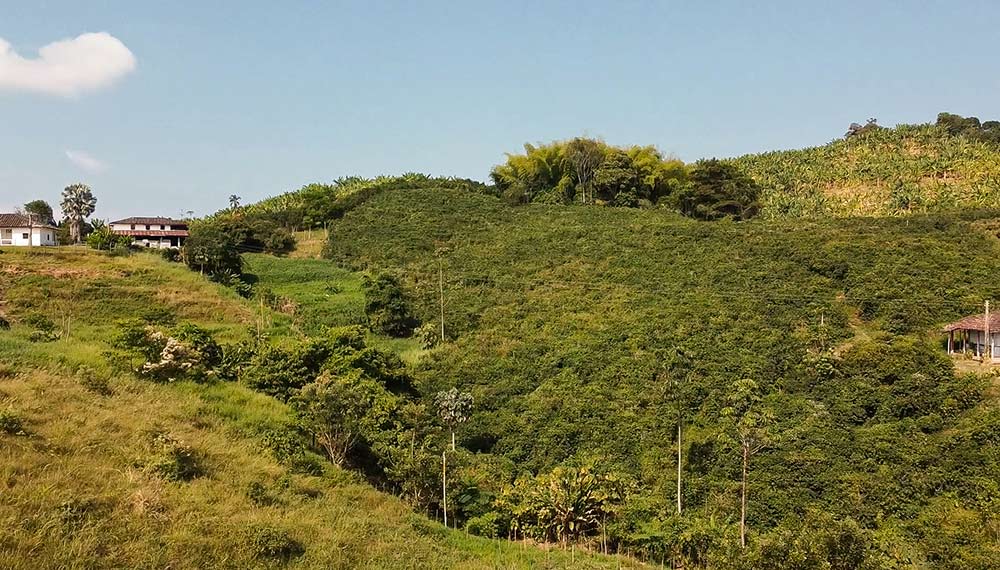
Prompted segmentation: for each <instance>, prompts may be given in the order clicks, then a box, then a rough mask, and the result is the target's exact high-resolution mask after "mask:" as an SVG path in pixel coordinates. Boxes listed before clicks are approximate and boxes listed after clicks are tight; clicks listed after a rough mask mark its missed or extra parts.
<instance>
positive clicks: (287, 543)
mask: <svg viewBox="0 0 1000 570" xmlns="http://www.w3.org/2000/svg"><path fill="white" fill-rule="evenodd" d="M243 534H244V536H246V539H245V540H246V548H247V550H248V551H249V554H250V555H251V556H252V557H254V558H271V559H278V560H290V559H292V558H295V557H297V556H301V555H302V554H303V553H305V547H303V546H302V544H301V543H300V542H298V541H297V540H295V539H294V538H292V536H291V535H290V534H289V533H288V531H286V530H284V529H279V528H275V527H272V526H267V525H252V526H250V528H247V529H245V530H244V531H243Z"/></svg>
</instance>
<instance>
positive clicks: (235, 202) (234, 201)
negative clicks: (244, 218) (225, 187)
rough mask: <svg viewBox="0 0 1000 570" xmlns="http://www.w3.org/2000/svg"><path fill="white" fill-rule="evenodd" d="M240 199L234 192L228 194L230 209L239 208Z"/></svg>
mask: <svg viewBox="0 0 1000 570" xmlns="http://www.w3.org/2000/svg"><path fill="white" fill-rule="evenodd" d="M240 200H242V198H240V197H239V196H237V195H236V194H230V195H229V207H230V208H231V209H233V210H235V209H236V208H239V207H240Z"/></svg>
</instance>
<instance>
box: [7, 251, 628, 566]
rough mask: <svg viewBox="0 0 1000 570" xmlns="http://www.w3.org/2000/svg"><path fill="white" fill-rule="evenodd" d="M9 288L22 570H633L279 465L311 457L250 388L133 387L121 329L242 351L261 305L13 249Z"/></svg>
mask: <svg viewBox="0 0 1000 570" xmlns="http://www.w3.org/2000/svg"><path fill="white" fill-rule="evenodd" d="M288 261H291V262H294V263H299V262H300V261H303V260H288ZM305 261H308V260H305ZM262 265H263V264H262V263H258V266H262ZM307 270H308V269H307ZM261 273H265V272H264V271H261ZM293 273H294V272H293ZM323 275H324V277H325V276H326V274H323ZM337 275H339V276H341V277H342V278H344V279H347V277H345V276H344V275H345V272H339V273H338V274H337ZM0 276H2V279H0V316H2V317H4V319H3V323H8V324H11V323H12V324H11V326H10V328H9V329H6V328H2V327H0V529H2V530H0V561H2V562H0V566H2V567H4V568H11V569H22V568H23V569H34V568H168V567H169V568H250V567H263V568H276V567H288V568H446V567H452V568H498V567H503V568H515V567H517V568H529V567H530V568H541V567H549V568H556V567H569V566H572V567H574V568H575V567H586V568H601V567H609V568H610V567H620V565H621V564H626V565H629V564H631V562H630V561H628V560H616V559H612V558H605V557H594V556H587V555H584V554H582V553H580V552H575V553H573V552H569V551H566V552H562V551H544V550H541V549H537V548H534V547H525V546H524V545H514V544H510V543H506V542H498V541H494V540H487V539H480V538H476V537H470V536H468V535H467V534H466V533H464V532H461V531H454V530H448V529H446V528H445V527H443V526H442V525H440V524H439V523H437V522H434V521H432V520H431V519H429V518H426V517H425V516H424V515H422V514H419V513H416V512H414V511H413V510H412V509H411V508H410V507H409V506H407V505H405V504H404V503H403V502H402V501H400V500H399V499H396V498H394V497H392V496H390V495H387V494H384V493H381V492H378V491H376V490H374V489H373V488H372V487H370V486H369V485H368V484H366V483H365V482H364V480H363V479H362V478H361V477H360V476H358V475H356V474H354V473H352V472H348V471H345V470H342V469H339V468H336V467H333V466H332V465H330V464H326V463H325V462H324V461H322V460H321V459H320V457H319V456H318V455H316V454H314V453H312V452H311V451H306V452H304V454H303V455H301V458H302V459H303V460H304V463H303V464H302V465H305V466H306V467H308V469H303V468H302V465H299V464H289V463H288V462H286V461H279V460H278V459H279V458H280V457H281V454H280V453H279V451H281V450H287V449H301V448H302V446H308V441H307V440H302V439H299V438H300V436H299V435H297V434H298V433H299V432H297V431H295V430H294V429H291V428H290V426H293V425H294V424H293V418H292V415H291V412H290V410H289V408H288V406H286V405H285V404H283V403H280V402H279V401H277V400H275V399H273V398H270V397H268V396H264V395H263V394H260V393H257V392H254V391H251V390H250V389H249V388H247V387H245V386H243V385H242V384H240V383H235V382H221V381H214V382H206V383H194V382H191V381H186V380H185V381H177V382H172V383H163V384H157V383H153V382H150V381H146V380H139V379H136V378H133V377H132V376H131V375H129V374H127V373H123V372H120V371H119V369H118V368H117V367H116V366H114V365H113V363H114V362H115V361H114V359H109V358H108V357H107V356H108V355H109V354H111V353H109V352H108V351H109V350H110V349H111V344H110V341H111V339H112V338H113V337H114V336H115V334H116V332H117V330H118V329H119V326H118V325H117V324H116V323H117V321H118V320H119V319H123V318H142V319H145V320H146V322H150V323H163V324H166V323H173V322H177V323H181V322H185V323H195V324H198V325H200V326H202V327H205V328H206V329H207V330H209V331H210V332H211V333H212V334H213V335H214V336H215V337H216V339H218V340H220V341H223V342H226V343H233V342H239V341H242V340H245V339H247V338H248V336H250V335H251V334H252V332H253V331H254V330H255V329H256V327H257V326H258V325H259V324H260V322H261V314H262V311H261V309H260V307H259V305H258V304H257V303H255V302H249V301H246V300H243V299H240V298H239V297H237V296H236V295H235V294H234V293H232V292H230V291H228V290H226V289H224V288H221V287H219V286H217V285H215V284H212V283H210V282H208V281H207V280H205V279H204V278H203V277H201V276H200V275H198V274H197V273H194V272H191V271H188V270H187V269H185V268H183V267H182V266H180V265H177V264H170V263H167V262H165V261H162V260H161V259H159V257H154V256H152V255H147V254H136V255H132V256H130V257H115V256H109V255H106V254H102V253H100V252H93V251H86V250H80V249H77V248H52V249H50V248H46V249H42V248H35V249H33V250H27V251H25V250H24V249H21V250H17V249H11V248H8V249H5V250H3V252H2V254H0ZM303 279H304V277H303V274H302V273H301V272H299V273H294V274H293V275H291V277H288V278H287V279H285V281H284V282H275V283H274V289H275V290H281V291H284V292H289V290H287V289H285V288H287V287H291V288H292V290H291V292H292V293H294V292H295V290H294V289H295V287H294V284H293V281H296V280H297V281H298V282H302V281H303ZM309 294H310V295H312V294H313V293H312V292H310V293H309ZM309 298H310V297H308V296H307V297H306V299H307V300H308V299H309ZM342 305H347V306H349V305H350V299H349V298H348V299H347V300H345V301H344V302H343V303H342ZM266 312H267V315H266V319H264V320H265V321H270V322H273V323H274V325H275V326H274V327H273V328H272V329H271V331H272V333H273V335H274V338H273V339H272V340H273V341H274V342H275V343H281V342H291V341H293V340H294V338H293V337H294V335H296V334H297V333H296V332H295V331H294V329H295V327H296V326H298V324H297V323H296V322H295V320H294V318H293V317H294V316H289V315H286V314H283V313H277V312H272V311H270V310H269V309H268V310H267V311H266ZM340 314H342V313H340V312H338V310H334V311H333V312H319V313H316V315H319V316H316V315H313V316H312V317H309V318H326V317H330V316H331V315H333V316H332V317H331V318H334V319H339V318H341V317H339V316H337V315H340ZM347 314H349V313H347ZM345 318H346V317H345ZM307 321H308V319H307ZM227 346H228V344H227ZM81 367H82V368H81Z"/></svg>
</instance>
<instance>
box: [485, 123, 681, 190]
mask: <svg viewBox="0 0 1000 570" xmlns="http://www.w3.org/2000/svg"><path fill="white" fill-rule="evenodd" d="M686 177H687V172H686V170H685V169H684V164H683V163H682V162H681V161H679V160H676V159H665V158H664V157H663V155H662V154H661V153H660V151H658V150H657V149H656V148H655V147H652V146H645V147H641V146H631V147H622V148H618V147H613V146H610V145H607V144H606V143H604V142H602V141H598V140H593V139H587V138H579V137H578V138H575V139H572V140H568V141H556V142H553V143H550V144H547V145H538V146H535V145H530V144H526V145H524V154H508V155H507V161H506V162H505V163H504V164H501V165H498V166H496V167H494V168H493V170H492V171H491V172H490V178H491V179H492V180H493V182H494V184H496V187H497V190H498V191H499V193H500V194H501V195H502V196H504V197H505V199H506V200H507V201H508V202H510V203H515V204H520V203H530V202H544V203H557V204H569V203H572V202H574V201H578V202H581V203H604V204H612V205H615V206H632V207H635V206H639V205H640V204H642V203H647V204H653V203H656V202H658V201H659V200H660V199H661V198H663V197H665V196H668V195H670V194H671V193H672V192H674V190H675V189H676V188H678V187H679V186H680V185H681V184H682V183H683V181H684V180H685V179H686Z"/></svg>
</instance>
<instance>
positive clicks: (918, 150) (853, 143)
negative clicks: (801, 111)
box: [734, 125, 1000, 217]
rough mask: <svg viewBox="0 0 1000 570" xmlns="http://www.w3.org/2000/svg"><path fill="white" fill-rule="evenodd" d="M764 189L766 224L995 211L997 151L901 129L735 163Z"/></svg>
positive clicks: (935, 132) (999, 177) (924, 129)
mask: <svg viewBox="0 0 1000 570" xmlns="http://www.w3.org/2000/svg"><path fill="white" fill-rule="evenodd" d="M734 162H736V163H737V164H738V165H740V166H741V167H742V168H743V169H745V170H746V171H747V172H748V173H749V174H750V175H751V176H752V177H753V178H754V179H756V180H757V181H758V182H759V183H761V185H762V186H763V187H764V195H763V198H762V201H763V204H764V210H763V211H764V215H765V216H768V217H786V216H792V217H800V216H806V217H813V216H824V215H834V216H856V215H863V216H870V215H875V216H881V215H898V214H902V213H910V212H926V211H941V210H953V209H957V208H968V207H978V208H984V207H989V208H996V207H998V206H1000V192H998V190H1000V149H998V148H997V147H996V146H991V145H988V144H984V143H979V142H973V141H969V140H967V139H965V138H963V137H951V136H948V135H947V134H946V133H945V132H944V131H943V130H941V129H939V128H937V127H934V126H932V125H916V126H913V125H901V126H899V127H896V128H894V129H881V130H876V131H873V132H870V133H867V134H865V135H863V136H859V137H856V138H853V139H850V140H844V139H838V140H835V141H833V142H831V143H829V144H827V145H824V146H818V147H813V148H806V149H800V150H787V151H774V152H767V153H761V154H753V155H747V156H742V157H739V158H736V159H734Z"/></svg>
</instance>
